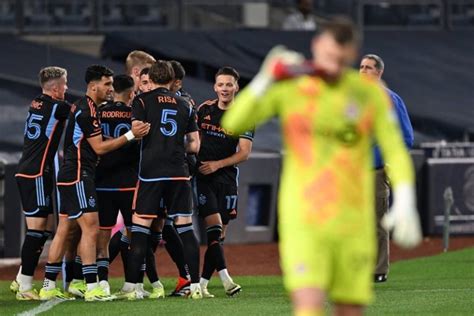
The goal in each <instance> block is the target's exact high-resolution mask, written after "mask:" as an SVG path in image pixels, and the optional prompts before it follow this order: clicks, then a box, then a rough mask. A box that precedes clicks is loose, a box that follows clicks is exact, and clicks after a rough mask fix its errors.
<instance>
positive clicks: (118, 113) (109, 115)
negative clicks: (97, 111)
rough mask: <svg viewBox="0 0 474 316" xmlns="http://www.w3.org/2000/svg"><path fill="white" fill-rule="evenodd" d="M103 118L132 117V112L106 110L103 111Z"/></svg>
mask: <svg viewBox="0 0 474 316" xmlns="http://www.w3.org/2000/svg"><path fill="white" fill-rule="evenodd" d="M100 117H101V118H127V119H128V118H131V117H132V112H124V111H104V112H101V115H100Z"/></svg>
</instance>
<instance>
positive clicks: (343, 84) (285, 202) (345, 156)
mask: <svg viewBox="0 0 474 316" xmlns="http://www.w3.org/2000/svg"><path fill="white" fill-rule="evenodd" d="M358 45H359V43H358V34H357V32H356V30H355V29H354V27H353V25H352V23H351V22H349V21H347V20H345V19H341V18H338V19H334V20H332V21H330V22H328V23H327V24H326V25H325V26H323V28H322V30H321V32H320V33H319V34H318V35H317V36H315V37H314V39H313V41H312V43H311V47H312V53H313V62H312V64H311V68H313V70H312V71H310V73H309V74H305V75H297V76H294V77H291V73H292V71H291V68H292V65H293V64H296V65H301V64H302V63H303V58H302V57H301V56H300V55H299V54H297V53H295V52H290V51H287V50H285V49H284V48H282V47H276V48H274V49H273V50H272V51H270V53H269V55H268V56H267V58H266V60H265V61H264V63H263V65H262V68H261V70H260V72H259V73H258V74H257V76H256V77H255V78H254V79H253V80H252V82H251V83H250V84H249V85H248V87H246V88H245V89H244V90H243V91H242V92H241V93H240V94H239V96H238V97H237V98H236V100H235V103H234V105H233V106H232V107H231V108H230V109H229V110H228V111H227V112H226V114H225V115H224V118H223V121H222V126H223V127H224V128H225V129H228V130H230V131H232V132H234V133H241V132H243V131H245V130H247V129H249V128H251V127H253V126H254V124H261V123H262V122H264V121H266V120H267V119H269V118H271V117H273V116H275V115H277V116H279V117H280V119H281V121H282V131H283V140H284V144H285V145H284V146H285V152H286V154H285V160H284V164H283V171H282V176H281V183H280V200H279V207H278V210H279V233H280V235H279V236H280V254H281V265H282V269H283V273H284V284H285V286H286V288H287V289H288V290H289V291H290V292H291V298H292V301H293V308H294V312H295V314H296V315H322V314H324V302H325V300H326V296H328V300H329V301H331V302H332V303H333V304H334V306H333V309H332V310H333V312H334V314H335V315H361V314H362V313H363V311H364V309H363V308H364V306H365V305H367V304H369V303H370V302H371V301H372V299H373V289H372V286H373V285H372V284H373V281H372V278H373V271H374V264H375V245H376V241H375V225H374V221H375V216H374V215H375V214H374V203H373V201H374V172H373V168H372V164H373V155H372V143H373V137H375V139H376V141H377V143H378V144H379V146H380V148H381V151H382V155H383V157H384V159H385V161H386V163H387V164H388V165H390V166H393V168H391V169H390V170H389V176H390V179H391V181H392V183H393V188H394V203H393V207H392V209H391V211H390V212H389V213H388V214H387V215H386V216H385V218H384V225H385V226H386V227H387V228H389V229H391V228H394V232H393V238H394V240H395V242H397V243H398V244H399V245H400V246H402V247H413V246H416V245H417V244H418V243H419V242H420V240H421V230H420V225H419V218H418V213H417V210H416V203H415V190H414V174H413V167H412V164H411V161H410V157H409V155H408V152H407V150H406V148H405V146H404V144H403V141H402V138H401V133H400V130H399V127H398V125H397V120H396V115H395V114H394V113H393V112H392V109H391V104H390V102H389V100H388V98H387V95H386V93H385V92H384V91H383V90H382V88H381V87H380V85H379V84H377V83H376V82H374V81H372V80H370V79H367V78H363V77H362V78H361V76H360V75H359V74H358V72H357V71H355V70H350V69H349V65H351V64H352V63H353V62H354V61H355V59H356V57H357V49H358ZM285 68H288V69H290V71H288V69H286V70H285ZM282 73H286V74H287V76H286V77H287V78H286V80H280V81H278V82H276V78H278V77H285V76H281V74H282ZM295 73H298V71H296V72H295ZM288 74H290V76H288ZM391 171H396V173H394V172H391Z"/></svg>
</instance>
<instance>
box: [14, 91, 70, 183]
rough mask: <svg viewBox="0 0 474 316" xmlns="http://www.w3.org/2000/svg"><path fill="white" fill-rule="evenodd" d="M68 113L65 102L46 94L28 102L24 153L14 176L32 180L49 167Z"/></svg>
mask: <svg viewBox="0 0 474 316" xmlns="http://www.w3.org/2000/svg"><path fill="white" fill-rule="evenodd" d="M69 111H70V105H69V104H68V103H67V102H65V101H59V100H55V99H53V98H52V97H50V96H49V95H46V94H41V95H39V96H37V97H36V98H35V99H34V100H33V101H32V102H31V105H30V108H29V110H28V117H27V118H26V123H25V131H24V134H25V136H24V143H23V154H22V156H21V159H20V162H19V163H18V173H17V174H16V176H18V177H26V178H35V177H39V176H42V175H43V171H44V170H45V169H50V168H51V167H52V163H53V159H54V155H55V153H56V151H57V150H58V145H59V141H60V139H61V134H62V132H63V129H64V122H65V121H66V119H67V117H68V114H69Z"/></svg>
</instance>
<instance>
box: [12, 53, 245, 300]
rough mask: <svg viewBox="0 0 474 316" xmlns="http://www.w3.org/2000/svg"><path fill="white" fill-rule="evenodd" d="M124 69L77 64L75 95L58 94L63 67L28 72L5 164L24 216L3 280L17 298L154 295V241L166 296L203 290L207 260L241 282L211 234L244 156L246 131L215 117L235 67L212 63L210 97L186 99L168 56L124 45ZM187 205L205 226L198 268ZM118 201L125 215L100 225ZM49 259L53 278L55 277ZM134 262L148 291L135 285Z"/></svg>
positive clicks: (221, 222)
mask: <svg viewBox="0 0 474 316" xmlns="http://www.w3.org/2000/svg"><path fill="white" fill-rule="evenodd" d="M126 72H127V74H121V75H116V76H114V73H113V71H112V70H111V69H109V68H107V67H105V66H102V65H91V66H89V67H88V68H87V69H86V72H85V82H86V84H87V90H86V93H85V96H84V97H82V98H81V99H79V100H78V101H76V102H74V104H69V103H68V102H67V101H65V92H66V90H67V71H66V69H64V68H60V67H46V68H43V69H41V71H40V73H39V80H40V85H41V88H42V94H41V95H39V96H38V97H36V98H35V99H34V100H33V101H32V103H31V105H30V108H29V111H28V117H27V120H26V124H25V133H24V148H23V155H22V158H21V160H20V162H19V166H18V173H17V174H16V179H17V183H18V188H19V191H20V196H21V200H22V208H23V213H24V215H25V217H26V224H27V233H26V237H25V241H24V243H23V247H22V252H21V267H20V269H19V271H18V275H17V277H16V279H15V280H14V281H13V282H12V284H11V286H10V288H11V290H12V291H14V292H15V293H16V298H17V299H18V300H49V299H54V298H59V299H63V300H71V299H75V298H76V297H81V298H84V300H85V301H110V300H113V299H128V300H135V299H143V298H145V297H149V298H152V299H158V298H164V297H165V290H164V288H163V284H162V283H161V282H160V279H159V276H158V273H157V267H156V266H157V265H156V262H155V251H156V248H157V246H158V245H159V244H160V243H162V241H164V242H163V243H164V244H165V246H166V249H167V250H168V252H169V254H170V256H171V258H172V259H173V261H174V262H175V264H176V266H177V269H178V271H179V277H178V282H177V286H176V288H175V290H174V291H173V292H172V295H173V296H186V297H190V298H192V299H201V298H203V297H209V298H211V297H214V295H213V294H211V293H209V291H208V290H207V285H208V282H209V280H210V278H211V276H212V274H213V273H214V271H217V272H218V275H219V277H220V279H221V281H222V284H223V286H224V290H225V293H226V294H227V295H228V296H234V295H235V294H237V293H239V292H240V291H241V287H240V285H238V284H236V283H235V282H234V281H233V280H232V278H231V276H230V275H229V273H228V271H227V266H226V262H225V257H224V253H223V248H222V243H223V240H224V238H225V232H226V227H227V225H228V224H229V221H230V220H231V219H234V218H235V217H236V216H237V180H238V169H237V167H236V165H237V164H239V163H240V162H242V161H245V160H247V159H248V156H249V154H250V151H251V148H252V139H253V135H254V132H253V130H249V131H245V132H244V133H242V134H241V135H233V134H232V133H231V132H229V131H226V130H225V129H224V128H222V127H221V125H220V120H221V117H222V116H223V114H224V113H225V111H226V110H227V109H228V108H229V107H230V106H231V104H232V102H233V100H234V96H235V94H236V93H237V91H238V89H239V86H238V80H239V74H238V72H237V71H236V70H235V69H233V68H232V67H222V68H221V69H219V70H218V72H217V73H216V76H215V85H214V91H215V92H216V94H217V98H216V99H215V100H208V101H206V102H204V103H203V104H202V105H200V106H198V107H196V106H195V104H194V101H193V100H192V98H191V97H190V96H189V94H187V93H186V92H185V91H183V89H182V84H183V78H184V75H185V71H184V68H183V67H182V65H181V64H180V63H179V62H177V61H163V60H158V61H156V60H155V59H154V58H153V57H152V56H151V55H149V54H147V53H145V52H143V51H133V52H131V53H130V54H129V55H128V57H127V60H126ZM66 122H67V126H66V127H65V125H66ZM63 130H65V132H64V149H63V153H64V154H63V158H62V159H61V161H60V159H59V155H58V148H59V145H60V140H61V137H62V135H63ZM193 186H194V191H195V193H194V194H193ZM56 189H57V190H56ZM55 192H57V193H58V194H57V196H58V198H57V199H56V198H55V196H56V193H55ZM53 206H54V207H53ZM53 209H57V211H58V215H59V216H58V218H59V220H58V223H57V229H56V232H55V234H54V238H53V241H52V243H51V246H50V249H49V253H48V261H47V264H46V267H45V274H44V282H43V286H42V288H41V290H40V291H39V292H37V291H36V289H34V288H33V284H32V280H33V275H34V271H35V269H36V266H37V265H38V261H39V257H40V255H41V252H42V249H43V246H44V244H45V242H46V240H47V239H48V237H49V236H51V234H52V227H53V226H54V221H55V216H54V212H53ZM196 210H197V211H198V214H199V216H200V217H201V218H203V220H204V222H205V225H206V233H207V250H206V253H205V256H204V263H203V267H202V274H201V273H200V262H199V261H200V260H199V257H200V256H199V243H198V240H197V238H196V235H195V233H194V230H193V223H192V214H193V212H194V211H196ZM119 211H120V213H121V215H122V217H123V220H124V224H125V226H124V228H122V229H121V230H120V231H118V232H117V233H116V234H115V235H113V236H111V231H112V228H113V227H115V226H116V221H117V216H118V212H119ZM119 253H120V255H121V257H122V261H123V265H124V272H125V283H124V285H123V287H122V288H121V289H120V290H119V291H118V292H117V293H114V294H112V293H111V290H110V285H109V283H108V269H109V264H110V262H112V261H113V260H114V258H115V257H117V256H118V254H119ZM158 268H159V263H158ZM158 270H159V269H158ZM61 271H64V272H65V273H64V275H63V282H64V285H65V287H64V289H61V288H60V287H59V286H58V285H57V284H56V279H57V276H58V274H59V273H60V272H61ZM145 273H146V275H147V277H148V279H149V281H150V283H151V286H152V291H151V292H148V291H146V290H145V289H144V286H143V280H144V275H145Z"/></svg>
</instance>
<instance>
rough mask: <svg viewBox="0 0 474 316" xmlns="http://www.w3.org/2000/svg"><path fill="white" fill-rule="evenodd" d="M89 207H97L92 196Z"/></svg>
mask: <svg viewBox="0 0 474 316" xmlns="http://www.w3.org/2000/svg"><path fill="white" fill-rule="evenodd" d="M89 206H90V207H94V206H95V199H94V197H92V196H90V197H89Z"/></svg>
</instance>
